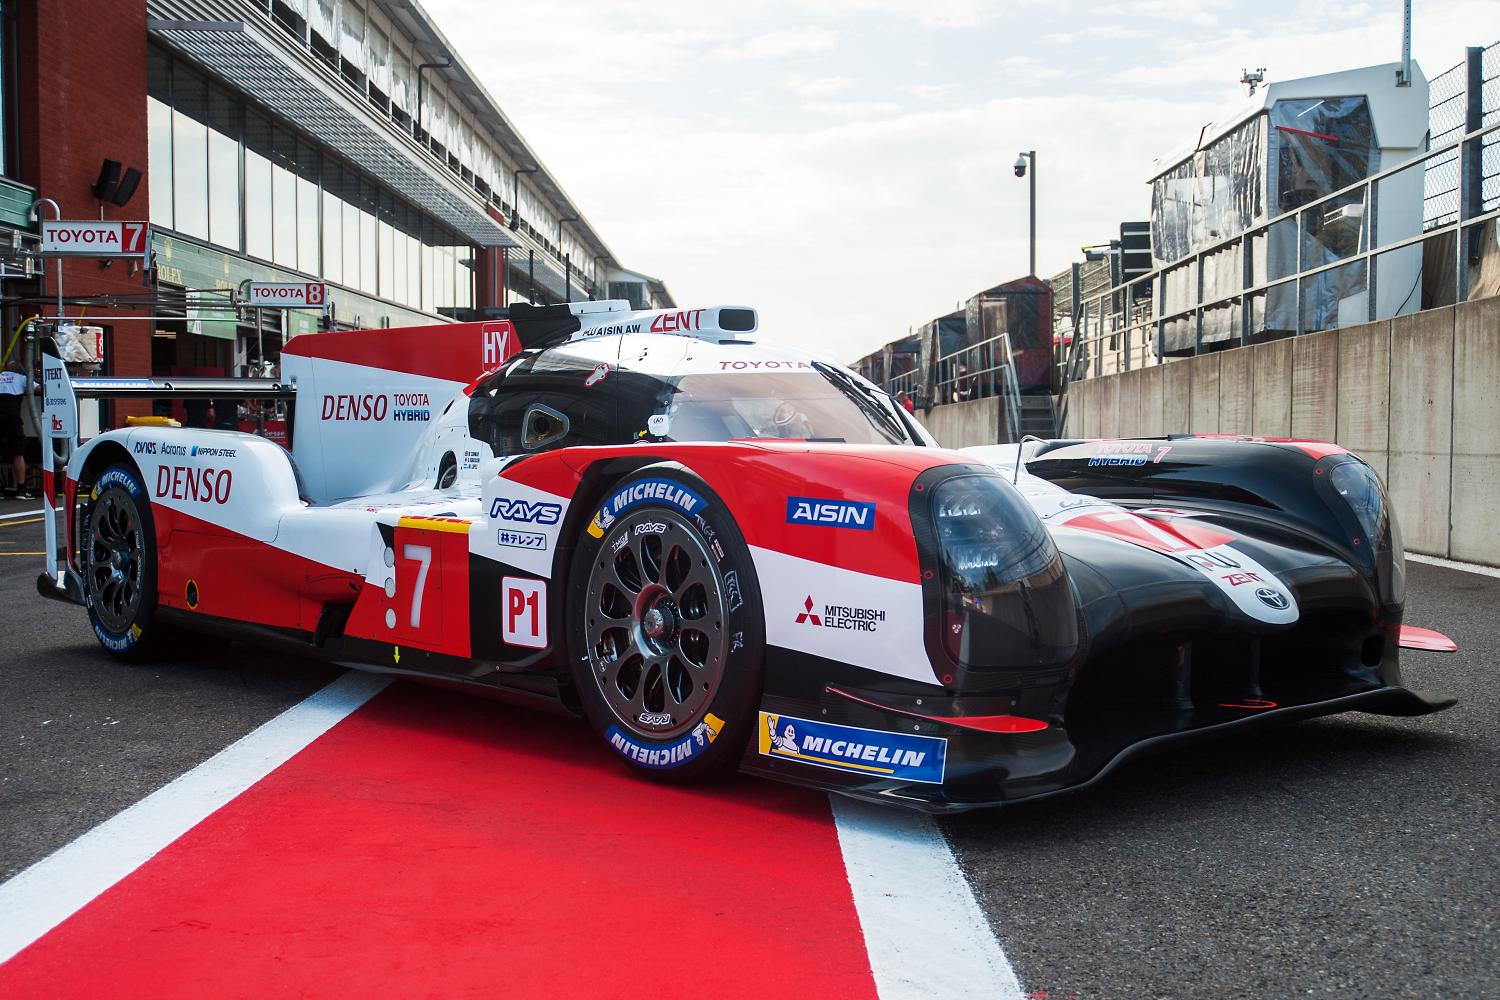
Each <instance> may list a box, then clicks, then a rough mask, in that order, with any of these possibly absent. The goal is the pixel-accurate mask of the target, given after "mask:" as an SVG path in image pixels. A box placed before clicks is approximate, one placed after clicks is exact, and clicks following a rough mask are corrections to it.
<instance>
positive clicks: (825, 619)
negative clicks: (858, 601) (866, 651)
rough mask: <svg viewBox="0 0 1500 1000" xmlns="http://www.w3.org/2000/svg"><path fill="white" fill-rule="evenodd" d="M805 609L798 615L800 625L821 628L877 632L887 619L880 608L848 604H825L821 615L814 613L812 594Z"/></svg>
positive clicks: (803, 605)
mask: <svg viewBox="0 0 1500 1000" xmlns="http://www.w3.org/2000/svg"><path fill="white" fill-rule="evenodd" d="M802 607H803V609H804V610H802V611H801V612H799V613H798V615H797V624H798V625H816V626H818V627H819V628H841V629H848V630H849V631H852V632H875V631H877V630H878V629H879V628H880V623H881V622H883V621H885V612H884V611H882V610H881V609H880V608H855V607H850V606H849V605H847V604H825V605H823V613H822V614H821V615H819V614H814V613H813V608H815V607H817V605H815V604H813V599H812V595H811V594H809V595H807V600H806V601H804V602H803V604H802Z"/></svg>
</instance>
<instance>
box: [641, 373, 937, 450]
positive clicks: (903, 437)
mask: <svg viewBox="0 0 1500 1000" xmlns="http://www.w3.org/2000/svg"><path fill="white" fill-rule="evenodd" d="M842 378H843V379H847V376H843V377H842ZM664 412H665V413H666V414H667V416H668V417H669V418H670V420H671V424H670V430H669V431H668V432H667V437H669V438H670V439H671V440H673V441H729V440H732V439H734V438H802V439H806V440H815V441H843V442H846V443H848V444H914V443H918V442H915V441H914V440H913V439H912V437H911V436H910V434H909V432H908V430H907V429H906V425H905V424H904V423H903V422H902V421H901V419H900V417H899V416H898V415H897V414H896V413H895V412H894V411H893V410H892V408H891V406H890V404H889V402H888V401H887V400H885V399H883V398H881V397H880V395H879V394H877V393H872V392H868V391H867V390H864V389H863V388H862V387H860V386H859V385H858V384H857V383H854V382H853V381H852V380H849V381H842V380H841V379H840V377H838V376H825V375H823V374H820V373H819V372H817V371H811V372H788V373H780V372H772V373H767V372H756V373H753V374H751V373H744V374H741V373H733V372H730V373H724V374H713V375H684V376H682V377H681V378H680V379H678V380H677V382H676V384H675V385H674V386H673V387H672V392H671V395H670V398H669V400H668V403H667V407H666V409H665V411H664Z"/></svg>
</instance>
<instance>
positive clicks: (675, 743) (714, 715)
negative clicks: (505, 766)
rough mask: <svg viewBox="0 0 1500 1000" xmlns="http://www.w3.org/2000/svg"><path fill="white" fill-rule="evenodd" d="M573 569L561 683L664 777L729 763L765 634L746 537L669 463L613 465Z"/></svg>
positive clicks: (607, 735) (747, 713)
mask: <svg viewBox="0 0 1500 1000" xmlns="http://www.w3.org/2000/svg"><path fill="white" fill-rule="evenodd" d="M572 579H573V581H574V584H573V588H572V593H571V595H570V601H569V607H568V619H569V621H568V626H569V627H568V634H569V644H570V650H571V651H572V655H571V657H570V659H571V662H572V665H573V680H574V685H575V687H576V689H577V691H578V696H579V699H580V701H581V702H582V705H583V708H584V711H585V713H586V714H587V715H588V717H589V720H590V721H591V722H592V723H593V724H594V727H595V729H596V730H598V731H599V732H600V734H601V735H602V736H603V737H604V739H605V741H606V742H607V743H608V744H609V745H610V747H611V748H613V749H614V750H615V752H616V753H618V754H619V755H620V756H621V757H622V758H623V759H624V760H625V761H626V763H628V764H629V765H631V767H632V768H633V769H635V770H637V771H640V772H642V773H645V774H647V775H650V776H651V777H654V778H658V779H662V780H667V781H690V780H698V779H702V778H705V777H709V776H713V775H717V774H721V773H724V772H726V771H729V770H732V769H733V768H734V767H735V766H736V765H737V764H738V762H739V758H740V754H741V753H742V752H743V750H744V747H745V742H746V740H747V739H748V737H749V735H750V733H751V730H752V726H753V719H754V713H755V709H756V704H757V702H758V701H759V698H760V690H761V676H762V672H763V667H764V648H765V640H764V624H763V622H762V621H761V615H760V593H759V589H758V587H757V585H756V581H755V571H754V568H753V566H752V565H751V563H750V553H749V549H748V548H747V547H746V545H745V542H744V539H743V537H742V536H741V535H740V532H739V530H738V529H737V528H736V526H735V524H734V521H733V519H732V518H731V517H730V516H729V513H728V511H727V510H725V508H724V505H723V503H722V502H721V501H720V500H719V498H718V497H717V496H716V495H715V494H713V492H712V491H710V490H709V489H708V487H707V486H706V485H705V484H704V483H703V482H702V481H701V480H699V479H698V478H696V477H694V476H691V475H688V474H686V473H684V472H682V471H681V470H679V469H676V468H671V469H646V470H643V471H642V472H640V473H637V474H635V475H633V476H629V477H626V478H625V479H623V480H621V481H620V482H618V483H616V484H615V485H614V486H613V487H612V488H611V489H609V490H608V491H606V493H605V496H604V500H603V502H602V504H601V506H600V508H598V511H597V513H595V514H594V517H593V519H592V520H591V521H590V522H589V524H588V527H587V529H586V530H585V532H584V534H583V537H582V538H581V539H580V543H579V546H578V550H577V554H576V557H575V561H574V573H573V577H572Z"/></svg>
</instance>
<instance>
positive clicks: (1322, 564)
mask: <svg viewBox="0 0 1500 1000" xmlns="http://www.w3.org/2000/svg"><path fill="white" fill-rule="evenodd" d="M757 326H758V320H757V317H756V315H755V313H754V311H753V310H749V309H740V308H730V307H723V308H714V309H694V310H681V311H679V310H669V311H652V312H641V311H631V310H630V309H629V307H628V306H627V305H625V304H624V303H582V304H573V305H571V306H567V305H564V306H549V307H536V308H532V307H515V308H514V309H512V310H511V312H510V315H509V318H508V319H504V320H499V321H495V322H489V323H471V324H456V325H449V326H439V327H426V328H415V329H405V330H373V331H361V332H335V333H322V334H310V335H303V336H299V337H296V338H294V339H293V340H291V341H290V342H289V343H288V344H287V346H286V348H285V351H284V353H283V355H282V362H283V373H282V377H283V380H284V381H290V382H293V383H295V396H296V406H295V419H294V428H293V435H292V440H293V448H292V450H291V451H290V452H288V451H286V450H284V449H283V448H281V447H280V446H279V445H277V444H274V443H272V442H270V441H268V440H265V439H263V438H260V437H256V436H252V435H248V434H241V433H233V432H223V431H210V430H198V429H181V428H161V427H135V428H130V429H125V430H117V431H111V432H109V433H106V434H103V435H100V436H99V437H96V438H94V439H92V440H90V441H88V442H87V443H86V444H85V445H83V446H82V447H80V448H78V449H77V451H76V452H75V453H74V454H73V456H72V458H71V461H70V462H69V463H68V466H67V478H66V484H65V491H66V498H67V504H66V507H65V509H66V511H67V512H68V513H67V534H66V559H65V561H64V562H65V564H64V565H63V566H62V567H61V568H60V570H59V572H58V573H57V574H56V575H55V576H43V578H42V580H41V581H40V583H41V589H42V590H43V591H44V592H45V593H48V594H50V595H51V596H62V597H64V598H66V599H70V600H74V601H76V602H77V603H79V604H82V605H83V606H84V607H86V608H87V610H88V616H89V621H90V623H91V624H92V627H93V630H94V633H95V635H96V636H97V637H98V639H99V642H101V643H102V644H103V645H104V646H105V648H107V649H108V650H110V651H111V652H112V653H114V654H115V655H117V656H119V657H121V658H127V659H134V658H138V657H147V656H150V655H153V654H158V653H161V652H163V651H167V650H170V649H172V648H173V647H174V646H175V645H178V644H183V643H187V642H189V641H199V640H201V639H203V638H205V637H206V638H212V637H234V638H238V639H242V640H245V641H247V642H253V643H259V644H263V645H265V646H268V647H270V646H274V647H277V648H280V649H284V650H288V651H291V652H294V653H297V654H300V655H305V656H312V657H319V658H323V659H327V660H331V661H334V662H337V663H340V664H346V665H349V666H353V667H360V668H366V669H373V670H380V671H387V672H393V673H399V674H404V675H410V676H413V677H420V678H426V679H435V680H441V681H443V682H448V683H450V684H451V683H458V684H462V685H467V686H470V687H473V688H477V689H485V690H489V691H491V692H499V693H503V694H505V695H508V696H510V697H512V698H515V699H521V700H523V701H529V702H534V703H546V704H552V705H561V706H564V707H565V708H567V709H569V710H571V711H575V712H578V713H581V714H582V715H583V716H585V717H586V718H587V719H588V721H589V722H590V723H591V724H592V726H593V728H594V730H595V731H596V732H597V734H598V736H599V738H600V739H602V740H603V741H604V742H605V743H606V744H607V745H608V746H609V747H610V748H612V749H613V751H614V753H615V754H617V755H618V756H619V758H620V759H621V760H622V761H623V762H624V763H625V764H626V765H628V766H629V767H631V768H633V769H636V770H637V771H639V772H641V773H643V774H647V775H652V776H656V777H659V778H663V779H667V780H688V779H700V778H705V777H708V776H711V775H716V774H721V773H724V772H726V771H730V770H734V769H736V768H738V769H742V770H744V771H748V772H754V773H756V774H762V775H766V776H770V777H775V778H779V779H782V780H786V781H792V782H798V783H802V784H806V785H816V786H819V787H823V788H828V789H832V790H835V791H839V792H843V793H846V794H850V795H855V796H859V797H863V798H870V799H876V800H880V801H888V802H899V803H903V804H907V805H911V806H915V807H918V808H922V809H927V810H932V811H942V810H957V809H964V808H970V807H975V806H991V805H998V804H1003V803H1010V802H1014V801H1018V800H1023V799H1028V798H1035V797H1038V796H1044V795H1048V794H1051V793H1055V792H1058V791H1062V790H1065V789H1071V788H1076V787H1079V786H1082V785H1085V784H1088V783H1089V782H1091V781H1093V780H1095V779H1096V778H1098V777H1100V776H1101V775H1103V774H1104V773H1105V772H1106V771H1108V770H1109V769H1110V768H1111V767H1112V766H1113V765H1114V764H1115V763H1117V762H1118V761H1120V760H1122V759H1123V758H1125V757H1126V756H1128V755H1130V754H1131V753H1133V752H1135V751H1139V750H1142V749H1145V748H1151V747H1155V746H1159V745H1163V744H1167V743H1170V742H1172V741H1175V740H1180V739H1185V738H1192V737H1198V736H1204V735H1208V734H1213V733H1220V732H1231V731H1235V730H1240V729H1245V728H1249V727H1255V726H1259V725H1263V724H1265V723H1268V722H1270V721H1272V720H1279V719H1293V718H1302V717H1310V716H1319V715H1327V714H1331V713H1335V712H1343V711H1348V710H1356V709H1357V710H1361V711H1366V712H1376V713H1381V714H1390V715H1415V714H1421V713H1426V712H1432V711H1436V710H1438V709H1441V708H1444V707H1447V706H1448V705H1450V704H1451V703H1452V700H1451V699H1448V698H1444V697H1442V696H1435V695H1429V694H1423V693H1420V692H1417V691H1413V690H1410V689H1408V688H1407V687H1405V686H1404V685H1403V684H1402V679H1401V668H1400V662H1399V646H1400V645H1402V643H1403V641H1405V642H1407V643H1408V644H1413V643H1420V642H1422V641H1423V639H1422V637H1421V636H1419V635H1418V634H1417V633H1416V631H1415V630H1407V631H1403V626H1402V604H1403V592H1404V575H1403V574H1404V571H1403V558H1402V550H1401V542H1400V537H1399V534H1398V531H1397V527H1396V522H1395V518H1394V517H1393V516H1392V513H1391V510H1390V506H1389V504H1388V503H1387V501H1386V497H1385V494H1384V491H1383V489H1382V486H1381V483H1380V480H1379V478H1378V477H1377V476H1376V474H1375V473H1374V472H1373V471H1372V470H1371V469H1370V467H1369V466H1368V465H1366V464H1365V463H1364V462H1363V461H1361V460H1360V459H1359V458H1357V457H1356V456H1354V455H1352V454H1350V453H1348V452H1347V451H1345V450H1344V449H1342V448H1339V447H1336V446H1333V445H1327V444H1311V443H1306V442H1283V441H1267V440H1257V439H1228V438H1202V437H1191V438H1190V437H1174V438H1162V439H1150V440H1117V441H1047V442H1035V441H1033V442H1028V443H1026V444H1025V445H1024V446H1016V445H1009V446H997V447H988V448H978V449H971V450H966V451H950V450H945V449H942V448H940V447H937V446H936V443H935V442H934V441H933V439H932V438H931V436H930V435H929V434H928V433H927V432H926V431H925V430H924V429H923V428H922V427H921V426H920V425H919V424H918V423H917V422H916V421H915V420H913V419H912V418H911V417H910V416H909V415H908V414H906V413H905V412H904V411H903V409H902V408H901V407H900V406H897V405H895V404H894V403H893V401H892V400H891V398H890V397H889V396H887V395H886V394H885V393H884V392H882V391H881V390H880V389H878V388H877V387H875V386H874V385H872V384H871V383H869V382H867V381H865V380H864V379H863V378H861V377H860V376H858V375H856V374H854V373H853V372H851V371H849V370H847V369H845V368H843V367H840V366H838V365H835V364H830V363H826V362H824V361H821V360H818V359H816V358H815V357H814V356H812V355H810V354H807V353H804V352H802V351H798V350H792V349H788V348H785V347H780V346H776V345H773V344H771V343H767V342H764V341H763V340H761V339H760V338H759V337H758V336H757V335H756V330H757ZM1434 636H1435V634H1429V635H1428V636H1427V637H1426V641H1428V642H1440V641H1441V640H1440V637H1437V638H1434Z"/></svg>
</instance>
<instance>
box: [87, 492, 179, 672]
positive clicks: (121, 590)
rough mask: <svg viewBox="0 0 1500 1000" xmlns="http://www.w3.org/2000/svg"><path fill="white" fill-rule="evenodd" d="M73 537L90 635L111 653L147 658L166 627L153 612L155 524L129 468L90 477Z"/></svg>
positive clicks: (159, 648) (160, 644) (155, 652)
mask: <svg viewBox="0 0 1500 1000" xmlns="http://www.w3.org/2000/svg"><path fill="white" fill-rule="evenodd" d="M81 534H82V537H81V538H80V539H79V546H78V548H79V553H78V557H79V565H80V566H81V568H82V570H83V595H84V605H85V607H87V608H88V613H89V624H91V625H92V626H93V627H94V635H95V637H96V638H98V640H99V645H101V646H103V647H104V648H105V649H106V650H108V651H109V652H110V653H111V654H113V655H114V656H115V657H116V658H117V659H120V660H127V661H131V662H139V661H142V660H148V659H153V658H155V657H157V656H159V655H161V654H162V653H163V652H164V651H165V645H166V643H167V641H168V640H169V630H168V629H166V628H164V627H161V626H160V625H158V624H156V623H155V622H154V618H155V616H156V604H157V589H156V525H155V522H154V521H153V519H152V517H151V501H150V500H149V499H147V497H146V490H145V487H144V486H142V484H141V479H140V475H139V474H138V473H137V472H136V471H135V469H133V468H131V467H129V466H125V465H112V466H110V467H109V468H108V469H105V470H104V472H103V474H102V475H100V476H99V478H98V479H97V480H96V481H95V483H94V489H93V492H92V494H91V501H90V504H89V514H88V519H87V522H86V523H85V525H84V528H83V531H82V533H81Z"/></svg>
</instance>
